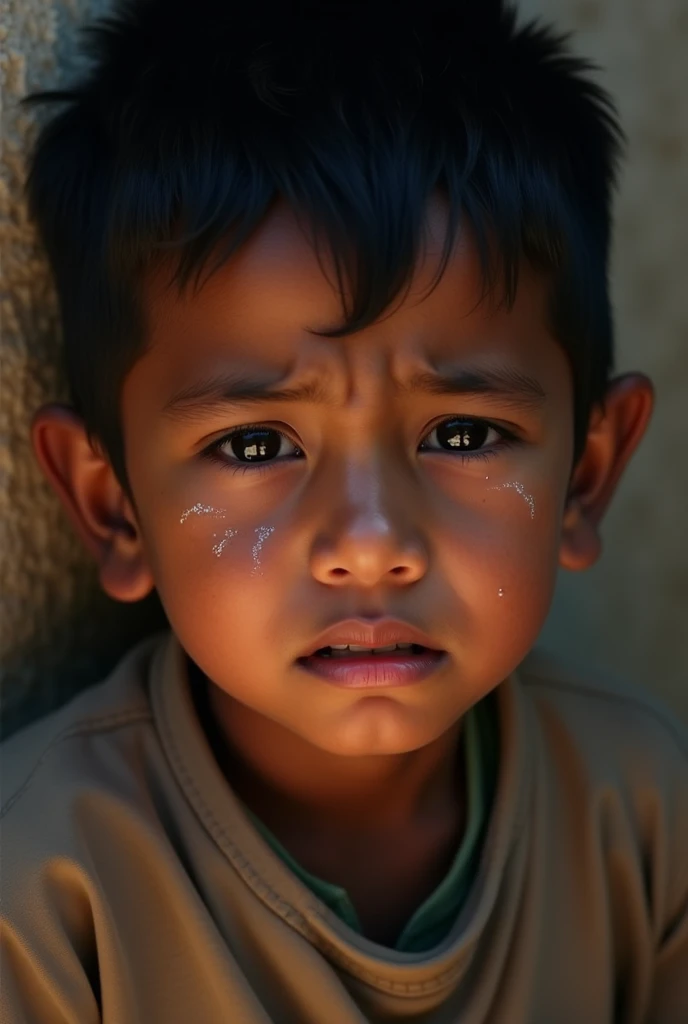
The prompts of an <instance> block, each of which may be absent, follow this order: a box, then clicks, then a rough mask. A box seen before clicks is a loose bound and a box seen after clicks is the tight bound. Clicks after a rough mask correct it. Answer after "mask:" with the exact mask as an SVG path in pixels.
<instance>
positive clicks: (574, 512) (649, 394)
mask: <svg viewBox="0 0 688 1024" xmlns="http://www.w3.org/2000/svg"><path fill="white" fill-rule="evenodd" d="M653 404H654V391H653V387H652V384H651V382H650V381H649V380H648V378H647V377H645V376H644V375H643V374H639V373H634V374H626V375H624V376H623V377H618V378H617V379H616V380H614V381H612V383H611V384H610V385H609V387H608V389H607V392H606V395H605V398H604V403H603V405H600V406H597V407H596V408H595V410H594V412H593V415H592V416H591V420H590V426H589V429H588V434H587V438H586V444H585V449H584V451H583V454H582V455H581V457H580V459H579V461H578V464H577V465H576V467H575V470H574V473H573V476H572V479H571V483H570V486H569V492H568V498H567V503H566V508H565V510H564V517H563V522H562V535H561V545H560V551H559V564H560V565H561V567H562V568H564V569H570V570H573V571H580V570H582V569H588V568H590V567H591V566H592V565H594V564H595V562H596V561H597V560H598V558H599V556H600V553H601V550H602V541H601V537H600V529H599V528H600V524H601V522H602V519H603V517H604V515H605V513H606V511H607V508H608V507H609V504H610V502H611V499H612V497H613V495H614V492H615V491H616V488H617V486H618V483H619V480H620V479H621V476H622V474H623V472H624V470H625V468H626V466H627V465H628V462H629V460H630V458H631V456H632V455H633V453H634V452H635V450H636V448H637V447H638V445H639V444H640V442H641V440H642V438H643V436H644V434H645V431H646V430H647V426H648V423H649V421H650V417H651V415H652V408H653Z"/></svg>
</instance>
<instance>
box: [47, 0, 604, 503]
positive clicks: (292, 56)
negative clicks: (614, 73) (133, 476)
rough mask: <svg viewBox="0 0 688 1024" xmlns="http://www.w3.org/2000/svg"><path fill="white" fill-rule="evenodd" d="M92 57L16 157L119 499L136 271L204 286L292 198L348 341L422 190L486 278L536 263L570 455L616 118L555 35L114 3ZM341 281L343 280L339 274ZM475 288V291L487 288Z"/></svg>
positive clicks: (318, 11)
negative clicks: (568, 409)
mask: <svg viewBox="0 0 688 1024" xmlns="http://www.w3.org/2000/svg"><path fill="white" fill-rule="evenodd" d="M84 38H85V46H84V50H85V53H86V55H87V56H88V57H90V58H91V66H90V69H89V71H88V72H87V73H86V74H85V75H84V77H83V78H82V79H81V81H79V82H77V83H76V84H75V85H74V86H73V87H71V88H70V89H67V90H56V91H53V92H49V93H40V94H37V95H34V96H32V97H29V101H30V102H34V103H46V102H47V103H51V104H60V105H61V109H60V110H59V112H57V114H56V115H55V116H54V117H53V118H52V119H51V120H50V121H49V122H48V123H46V124H45V125H44V127H43V128H42V130H41V132H40V135H39V138H38V141H37V145H36V148H35V151H34V153H33V157H32V160H31V164H30V173H29V178H28V195H29V201H30V209H31V211H32V213H33V216H34V217H35V219H36V221H37V224H38V227H39V232H40V235H41V237H42V240H43V242H44V245H45V248H46V250H47V253H48V256H49V259H50V262H51V266H52V270H53V273H54V278H55V281H56V286H57V291H58V296H59V301H60V308H61V315H62V325H63V335H64V348H65V356H66V370H67V377H68V382H69V386H70V393H71V400H72V402H73V404H74V407H75V409H76V410H77V412H78V413H79V414H80V415H81V416H82V417H83V419H84V422H85V424H86V428H87V431H88V435H89V438H90V439H91V442H92V443H94V442H95V443H97V444H98V445H99V446H100V447H101V448H102V450H103V451H104V452H105V454H106V455H107V456H108V458H109V460H110V462H111V464H112V466H113V469H114V471H115V473H116V475H117V477H118V479H119V481H120V483H121V484H122V486H123V487H124V489H125V491H126V493H127V494H128V495H129V496H130V498H131V499H132V500H133V495H132V494H131V490H130V487H129V481H128V477H127V472H126V466H125V460H124V451H123V442H122V433H121V424H120V413H119V402H120V393H121V387H122V383H123V381H124V378H125V377H126V375H127V373H128V371H129V370H130V369H131V367H132V366H133V364H134V363H135V362H136V360H137V359H138V358H139V357H140V356H141V354H142V353H143V350H144V347H145V343H146V337H145V334H146V332H145V317H144V315H143V314H144V311H143V308H142V305H143V303H142V294H141V282H142V280H143V279H144V275H145V273H146V272H147V271H148V270H149V269H151V268H152V267H154V266H155V265H156V264H158V263H159V262H160V261H162V260H169V259H170V257H171V256H172V257H173V258H174V259H173V262H174V266H175V274H174V278H173V281H174V282H175V284H176V286H177V287H179V288H180V289H184V288H187V287H189V286H192V287H196V286H198V285H199V283H201V281H202V280H204V279H205V277H207V275H208V274H210V273H212V271H213V270H214V269H215V268H216V267H217V265H218V264H220V263H221V262H222V261H223V260H225V259H226V258H227V257H229V256H230V255H231V253H232V252H234V251H236V249H237V248H238V247H239V246H240V245H241V244H242V243H243V242H244V241H245V240H246V239H247V238H248V237H249V236H250V234H251V232H252V231H253V230H254V228H255V227H256V226H257V225H258V223H259V222H260V221H261V219H262V218H263V217H264V215H265V213H266V212H267V210H268V208H269V206H270V205H271V203H272V202H273V201H274V200H275V199H276V198H278V197H283V198H286V199H287V200H288V201H289V203H290V204H292V206H293V208H294V209H295V210H296V211H297V212H298V213H299V215H300V216H303V218H304V222H305V223H306V224H308V225H310V227H311V229H312V238H313V243H314V246H315V247H316V251H319V248H318V247H319V245H320V243H321V241H323V240H324V242H325V244H326V245H327V247H328V250H329V253H330V255H331V257H332V258H333V261H334V265H335V267H336V273H337V280H338V282H339V286H340V291H341V297H342V308H343V310H344V314H345V317H344V321H343V323H342V325H340V326H339V327H337V328H335V329H333V330H332V331H328V332H324V331H323V332H314V333H320V334H322V336H325V337H342V336H344V335H345V334H350V333H352V332H354V331H358V330H361V329H362V328H363V327H365V326H367V325H368V324H370V323H372V322H373V321H374V320H376V319H378V318H379V317H380V316H381V315H382V314H383V313H384V312H385V311H386V310H387V309H388V308H389V307H390V305H391V303H392V302H393V300H395V299H396V298H397V296H398V295H399V294H400V293H402V292H404V290H405V289H407V288H408V287H409V286H410V283H411V279H412V275H413V270H414V267H415V265H416V262H417V258H418V254H419V245H420V243H421V237H422V225H423V222H424V217H425V213H426V205H427V201H428V199H429V197H430V195H431V193H432V192H433V191H434V190H436V189H437V190H440V191H441V192H442V193H443V194H444V195H445V196H446V197H447V198H448V200H449V204H450V205H449V210H450V217H449V224H448V229H447V236H446V244H445V248H444V255H443V260H442V263H441V266H440V270H439V271H438V274H437V277H436V281H437V280H439V277H440V276H441V274H442V273H443V271H444V269H445V266H446V262H447V260H448V258H449V255H450V253H451V250H452V246H453V244H454V240H455V237H456V234H457V231H458V230H460V224H461V223H467V224H468V226H469V227H470V229H471V232H472V236H473V237H474V239H475V242H476V244H477V248H478V252H479V256H480V260H481V266H482V270H483V280H484V285H485V291H484V296H485V295H487V294H488V293H490V295H492V296H493V297H494V298H496V299H497V300H498V301H505V302H507V303H509V304H510V303H512V302H513V299H514V296H515V292H516V287H517V282H518V270H519V266H520V265H521V261H522V260H523V259H525V260H526V261H528V263H529V264H530V265H532V266H533V267H534V268H535V269H536V270H537V271H538V272H542V273H543V274H545V275H547V277H548V280H549V282H550V319H551V326H552V329H553V330H554V333H555V336H556V337H557V338H558V340H559V342H560V343H561V345H562V346H563V348H564V350H565V351H566V353H567V354H568V357H569V360H570V363H571V367H572V373H573V380H574V393H575V408H574V434H575V455H577V454H579V453H580V451H581V450H582V446H583V443H584V439H585V434H586V431H587V424H588V420H589V415H590V410H591V408H592V406H593V404H594V403H596V402H599V401H601V400H602V398H603V395H604V391H605V389H606V385H607V382H608V378H609V373H610V370H611V365H612V320H611V313H610V304H609V296H608V285H607V264H608V252H609V236H610V198H611V190H612V187H613V185H614V179H615V173H616V165H617V159H618V156H619V153H620V145H621V141H622V133H621V131H620V129H619V126H618V122H617V119H616V114H615V110H614V107H613V105H612V103H611V101H610V99H609V97H608V95H607V94H606V93H605V92H604V91H603V90H602V89H601V88H600V87H599V86H598V85H597V84H595V82H594V81H593V80H592V79H591V78H590V77H589V75H588V72H589V71H590V70H591V65H590V64H589V63H588V62H586V61H583V60H581V59H579V58H576V57H574V56H573V55H572V54H571V53H570V52H569V51H568V49H567V43H566V38H565V37H563V36H559V35H557V34H555V33H554V32H553V31H552V30H551V29H550V28H548V27H544V26H542V25H541V24H539V23H537V22H530V23H528V24H526V25H523V26H520V27H519V26H518V25H517V23H516V15H515V12H514V11H513V10H512V9H510V8H507V7H505V6H504V4H502V3H501V2H499V0H489V2H486V0H472V2H471V0H453V2H446V3H441V2H436V0H435V2H433V0H424V2H420V3H410V2H409V3H403V2H400V0H396V2H395V3H391V2H382V0H378V2H375V0H366V2H365V3H356V2H350V3H346V2H339V3H337V2H320V3H318V2H315V0H314V2H302V3H298V4H296V3H291V4H290V3H285V2H279V3H277V2H271V0H253V2H252V3H250V4H246V5H243V4H240V3H238V2H233V0H192V2H189V0H126V2H119V3H117V4H116V5H115V7H114V9H113V12H112V13H111V14H110V16H109V17H106V18H103V19H101V20H100V21H98V22H96V23H95V24H94V25H93V26H91V27H90V28H87V29H86V30H85V34H84ZM344 280H346V281H347V283H348V285H349V289H350V292H349V294H350V295H351V299H350V302H349V304H348V305H347V302H346V300H345V292H344V288H343V285H342V282H343V281H344ZM484 296H483V297H484Z"/></svg>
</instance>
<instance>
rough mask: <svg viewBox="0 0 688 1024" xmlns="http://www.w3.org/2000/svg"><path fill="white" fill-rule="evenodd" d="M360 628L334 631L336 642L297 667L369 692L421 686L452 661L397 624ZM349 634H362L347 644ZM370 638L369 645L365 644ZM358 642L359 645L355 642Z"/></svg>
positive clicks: (307, 655) (327, 645) (307, 657)
mask: <svg viewBox="0 0 688 1024" xmlns="http://www.w3.org/2000/svg"><path fill="white" fill-rule="evenodd" d="M356 625H357V628H354V626H353V624H349V626H346V625H344V624H343V625H342V627H340V628H339V629H338V630H337V631H332V630H331V631H330V632H331V633H335V635H333V636H332V637H331V638H330V639H331V641H332V642H330V643H325V644H322V645H321V646H319V647H316V648H315V649H312V650H311V652H310V653H309V654H306V655H304V656H303V657H301V658H299V659H298V660H297V664H298V665H299V666H300V667H301V668H302V669H305V671H307V672H309V673H310V674H311V675H315V676H317V677H319V678H320V679H322V680H324V681H326V682H329V683H332V684H334V685H336V686H343V687H350V688H358V689H365V688H380V687H389V686H404V685H409V684H412V683H419V682H421V681H422V680H424V679H427V678H428V676H430V675H432V674H433V673H435V672H436V671H437V670H438V669H439V668H440V667H441V666H442V665H444V664H445V663H446V662H447V661H448V654H447V652H446V651H443V650H439V649H437V648H435V647H431V646H430V645H429V644H425V643H420V642H418V641H419V640H420V638H421V636H419V635H418V631H417V630H414V629H412V628H410V627H406V626H403V625H402V624H395V623H388V624H387V625H383V626H380V627H377V628H376V629H371V627H370V626H369V625H368V626H367V627H365V626H364V627H363V628H362V624H361V623H358V624H356ZM347 630H348V632H349V633H351V632H355V633H357V634H358V635H356V636H355V637H353V638H352V639H351V642H345V640H346V639H347V637H346V636H344V635H342V634H343V633H346V632H347ZM361 632H364V633H366V632H367V634H368V636H361V635H360V634H361ZM336 633H338V634H339V635H336ZM394 633H397V634H399V633H406V637H404V638H400V639H395V638H394V636H393V634H394ZM409 633H411V634H414V633H415V634H416V637H415V638H413V637H409V636H408V634H409ZM371 634H372V635H371ZM385 634H386V635H385ZM368 638H370V640H369V642H368V643H362V642H361V641H362V640H364V639H368ZM321 639H323V640H324V639H328V638H327V636H323V637H321ZM354 639H355V640H356V641H358V642H353V641H354ZM423 639H425V638H424V637H423ZM385 640H386V641H387V642H386V643H385V642H384V641H385Z"/></svg>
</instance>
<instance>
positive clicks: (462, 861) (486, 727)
mask: <svg viewBox="0 0 688 1024" xmlns="http://www.w3.org/2000/svg"><path fill="white" fill-rule="evenodd" d="M464 730H465V733H464V737H465V742H464V755H465V768H466V791H467V809H466V828H465V831H464V834H463V838H462V840H461V843H460V844H459V849H458V850H457V852H456V857H455V858H454V862H453V864H452V866H451V867H450V869H449V871H448V873H447V874H446V875H445V877H444V879H443V880H442V881H441V882H440V884H439V885H438V886H437V888H436V889H435V891H434V892H433V893H431V894H430V896H428V898H427V899H426V900H425V901H424V902H423V903H422V904H421V905H420V906H419V907H418V909H417V910H416V911H415V912H414V913H413V914H412V915H411V918H410V920H409V921H408V922H407V924H406V926H405V927H404V929H403V931H402V933H401V935H400V936H399V938H398V940H397V943H396V946H395V948H396V949H398V950H400V951H404V952H407V953H421V952H425V951H426V950H428V949H432V947H433V946H436V945H437V944H438V943H439V942H441V940H442V939H443V938H444V936H445V935H446V934H447V933H448V931H449V930H450V929H451V927H452V925H453V924H454V921H455V920H456V918H457V916H458V914H459V911H460V910H461V908H462V906H463V904H464V901H465V899H466V897H467V895H468V892H469V889H470V886H471V883H472V881H473V878H474V876H475V871H476V868H477V864H478V860H479V857H480V848H481V841H482V837H483V835H484V832H485V825H486V823H487V819H488V816H489V811H490V806H491V803H492V795H493V792H494V785H495V781H496V775H497V749H498V744H497V728H496V720H495V716H494V709H493V705H492V702H491V700H490V698H489V696H488V697H487V698H485V699H483V700H482V701H479V702H478V704H476V705H474V707H472V708H471V709H470V711H468V712H467V713H466V715H465V717H464ZM247 813H248V814H249V816H250V818H251V820H252V821H253V823H254V824H255V826H256V828H257V829H258V830H259V832H260V833H261V835H262V836H263V837H264V838H265V840H266V841H267V842H268V843H269V845H270V846H271V848H272V849H273V850H274V851H275V853H277V854H278V856H280V857H281V858H282V860H283V861H284V862H285V864H286V865H287V866H288V867H289V868H290V870H291V871H293V872H294V874H295V875H296V876H297V878H299V879H300V880H301V881H302V882H303V884H304V885H306V886H308V888H309V889H310V890H311V891H312V892H314V893H315V895H316V896H317V897H318V898H319V899H321V900H322V901H323V903H325V904H326V905H327V906H328V907H329V908H330V909H331V910H333V911H334V913H335V914H337V915H338V916H339V917H340V918H341V919H342V920H343V921H345V922H346V923H347V924H348V925H349V926H350V927H351V928H353V929H355V931H358V932H362V929H361V925H360V922H359V920H358V915H357V914H356V910H355V909H354V906H353V904H352V902H351V900H350V899H349V896H348V894H347V892H346V890H345V889H343V888H342V887H341V886H339V885H333V884H332V883H331V882H326V881H324V879H322V878H316V877H315V875H311V874H310V873H309V872H308V871H305V870H304V868H302V867H301V865H300V864H299V863H297V861H295V860H294V858H293V857H292V856H291V854H289V853H288V852H287V850H285V849H284V847H283V846H282V844H281V843H279V842H278V840H277V839H276V838H275V836H274V835H273V834H272V833H271V832H270V831H269V829H268V828H267V827H266V826H265V825H264V824H263V822H262V821H260V820H259V819H258V818H257V817H256V816H255V814H253V813H252V812H251V811H249V810H248V809H247Z"/></svg>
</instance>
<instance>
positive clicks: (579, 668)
mask: <svg viewBox="0 0 688 1024" xmlns="http://www.w3.org/2000/svg"><path fill="white" fill-rule="evenodd" d="M518 678H519V681H520V683H521V685H522V686H523V688H524V689H525V690H526V692H527V693H528V695H529V696H530V698H531V700H532V702H533V704H534V706H535V708H536V711H537V714H538V717H539V718H540V720H541V721H544V722H550V723H551V724H552V725H554V724H555V722H556V721H557V720H559V721H560V722H561V724H562V726H563V725H564V723H565V726H566V731H567V732H570V733H572V734H575V736H576V738H577V739H578V740H579V741H580V744H581V747H582V749H583V750H586V751H588V752H589V753H590V754H597V755H598V756H600V757H601V758H602V759H603V760H606V758H605V756H604V755H605V752H606V754H607V755H608V756H609V757H611V758H618V756H619V755H621V754H634V755H635V756H636V758H640V756H641V755H642V754H646V755H647V756H649V757H651V756H652V755H653V754H655V755H656V756H657V758H658V760H659V761H660V762H670V763H672V764H674V765H675V767H676V768H677V769H680V768H683V770H688V728H686V726H685V725H684V724H683V723H682V722H681V721H680V720H679V719H678V717H677V716H676V715H674V714H673V713H672V712H671V711H670V709H669V708H668V707H667V706H666V705H665V704H664V703H663V701H662V700H661V699H660V698H658V697H656V696H655V695H654V694H652V693H651V692H650V691H649V690H645V689H643V688H642V687H640V686H636V685H633V684H631V683H628V682H626V681H624V680H621V679H619V678H618V677H615V676H613V675H611V674H610V673H605V672H602V671H600V670H598V669H591V668H590V667H588V666H585V665H583V664H582V663H572V662H571V661H566V662H564V661H563V660H562V659H560V658H558V657H557V656H556V655H554V654H551V653H550V652H547V651H543V650H535V651H533V652H532V653H531V654H530V655H528V657H527V658H526V659H525V661H524V662H523V663H522V665H521V666H520V667H519V670H518ZM644 763H645V764H646V765H647V764H648V762H644Z"/></svg>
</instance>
